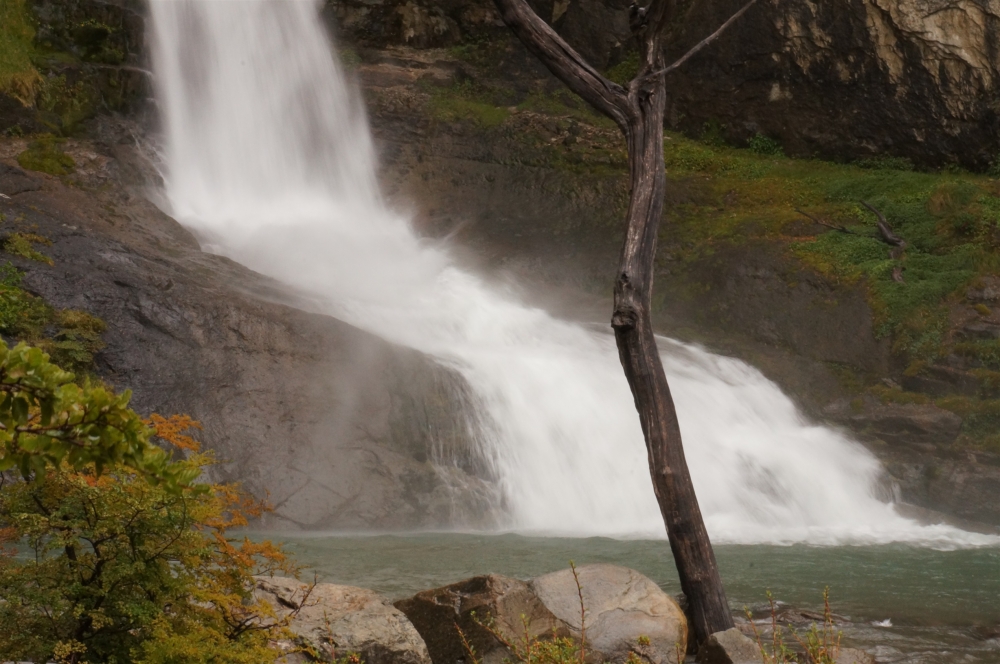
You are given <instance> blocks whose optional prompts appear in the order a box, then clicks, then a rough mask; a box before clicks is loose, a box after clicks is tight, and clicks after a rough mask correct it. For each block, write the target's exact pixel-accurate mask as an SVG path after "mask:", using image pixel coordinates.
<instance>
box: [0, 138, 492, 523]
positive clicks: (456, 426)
mask: <svg viewBox="0 0 1000 664" xmlns="http://www.w3.org/2000/svg"><path fill="white" fill-rule="evenodd" d="M108 140H111V139H110V137H108ZM24 143H25V142H24V141H8V142H0V164H3V165H2V166H0V191H2V192H4V193H5V195H8V196H9V198H0V212H2V213H3V215H4V216H5V218H6V219H7V221H6V222H5V224H4V227H5V229H6V231H5V232H14V231H18V230H26V229H30V230H31V232H33V233H37V234H40V235H43V236H45V237H47V238H49V239H50V240H51V241H52V245H51V246H47V247H45V253H46V254H47V255H49V256H51V258H52V259H53V263H54V264H53V265H52V266H49V265H46V264H44V263H39V262H36V261H30V260H27V259H21V258H17V257H13V256H7V255H5V256H4V257H3V258H2V259H0V262H5V261H6V260H7V259H8V258H9V259H10V260H11V261H12V262H13V263H14V264H16V265H17V267H18V268H20V269H22V270H23V271H24V272H25V277H24V286H25V287H26V288H28V289H29V290H30V291H32V292H33V293H36V294H38V295H41V296H42V297H44V298H45V299H46V301H48V302H49V303H50V304H52V305H53V306H55V307H57V308H68V309H82V310H85V311H87V312H89V313H91V314H93V315H96V316H98V317H100V318H102V319H103V320H104V321H105V322H106V323H107V324H108V331H107V332H106V333H105V335H104V340H105V342H106V343H107V347H106V348H105V349H104V350H103V351H101V352H100V353H99V354H98V355H97V358H96V371H97V373H98V374H99V375H100V376H101V377H102V378H103V379H104V380H106V381H108V382H109V383H111V384H112V385H114V386H115V388H116V389H119V390H123V389H130V390H132V393H133V399H132V404H133V406H134V407H135V408H136V410H137V411H139V412H140V413H143V414H148V413H151V412H158V413H161V414H172V413H187V414H190V415H191V416H192V417H194V418H195V419H197V420H200V421H201V422H202V423H203V425H204V429H203V430H202V431H201V432H200V433H199V435H198V437H199V438H200V439H201V440H202V441H203V442H204V443H205V444H206V446H207V447H209V448H211V449H213V450H214V451H215V453H216V455H217V458H218V460H219V464H218V465H216V466H214V467H213V470H212V473H213V479H215V480H217V481H226V482H241V483H242V484H243V486H244V487H245V488H247V489H248V490H249V491H251V492H252V493H254V494H255V495H258V496H260V497H264V496H269V498H270V502H271V503H272V504H273V505H275V513H274V514H273V515H271V516H270V517H269V518H270V523H269V525H273V526H276V527H288V528H335V527H340V528H402V527H409V528H412V527H421V526H426V527H445V526H453V525H456V524H463V523H464V524H467V525H469V526H473V527H476V526H479V527H482V526H487V525H489V524H490V523H491V519H492V518H493V517H494V509H493V508H494V507H495V505H496V504H497V500H498V498H497V494H496V488H495V486H494V485H493V484H492V482H491V481H490V477H489V476H488V474H485V473H480V471H481V470H483V469H484V468H485V467H486V466H485V465H484V464H483V463H482V462H481V460H479V459H478V457H477V456H476V454H475V449H476V446H475V445H474V441H472V439H471V437H470V433H469V426H468V423H467V422H466V421H465V420H464V414H463V413H464V411H463V409H462V400H463V399H464V398H466V397H465V396H464V392H463V388H464V383H463V382H462V380H461V378H460V377H459V376H458V375H457V374H455V373H454V372H453V371H451V370H449V369H446V368H444V367H441V366H440V365H438V364H437V363H435V362H434V361H433V360H431V359H430V358H428V357H427V356H424V355H422V354H420V353H417V352H414V351H410V350H406V349H403V348H399V347H396V346H393V345H391V344H389V343H386V342H384V341H382V340H380V339H378V338H376V337H374V336H372V335H370V334H367V333H365V332H363V331H361V330H359V329H357V328H354V327H352V326H350V325H348V324H345V323H342V322H340V321H336V320H334V319H331V318H328V317H325V316H320V315H315V314H309V313H305V312H304V311H301V310H298V309H296V308H293V307H294V305H295V304H296V303H297V302H296V300H295V298H294V297H293V296H291V295H289V294H288V293H286V292H284V291H283V290H282V289H281V287H280V286H279V285H278V284H276V283H274V282H271V281H269V280H268V279H265V278H263V277H261V276H260V275H257V274H254V273H252V272H250V271H249V270H246V269H245V268H242V267H241V266H239V265H236V264H234V263H232V262H231V261H228V260H225V259H222V258H219V257H215V256H210V255H207V254H203V253H202V252H201V251H200V250H199V247H198V244H197V242H196V241H195V239H194V238H192V237H191V236H190V235H189V234H188V233H187V232H186V231H184V230H183V229H182V228H181V227H180V226H179V225H177V224H176V222H174V221H173V220H172V219H170V218H168V217H167V216H166V215H164V214H162V213H161V212H160V211H159V210H157V209H156V208H155V207H153V206H152V204H150V203H149V202H148V201H146V200H145V199H144V198H143V194H144V193H145V190H144V182H145V179H144V177H143V176H142V175H141V173H142V169H143V166H142V162H141V160H138V159H136V158H135V155H134V153H133V152H132V151H131V149H130V148H128V147H124V146H121V145H117V144H115V143H110V146H109V147H107V148H105V149H101V150H98V149H96V148H94V147H93V146H92V145H91V144H88V143H84V142H77V141H70V142H68V143H67V144H66V146H65V147H66V149H67V150H68V152H69V153H70V154H71V155H72V156H73V158H74V159H75V161H76V163H77V171H76V173H75V174H74V177H75V178H77V179H78V180H77V181H78V182H79V183H80V186H79V187H77V188H71V187H67V186H65V185H64V184H62V183H61V182H60V181H59V180H58V179H56V178H53V177H50V176H46V175H43V174H39V173H24V172H23V171H21V170H20V169H18V168H17V167H16V166H14V165H13V162H12V161H10V158H11V157H12V156H13V155H16V154H17V153H18V152H19V151H20V150H23V149H24ZM133 180H134V182H135V184H136V185H137V188H136V189H129V188H128V187H123V186H121V183H122V182H123V181H125V182H130V181H133ZM98 191H100V193H98ZM7 192H11V193H10V194H7ZM289 305H292V306H289ZM431 431H433V432H436V434H438V435H434V436H432V435H430V433H429V432H431ZM477 473H478V474H477Z"/></svg>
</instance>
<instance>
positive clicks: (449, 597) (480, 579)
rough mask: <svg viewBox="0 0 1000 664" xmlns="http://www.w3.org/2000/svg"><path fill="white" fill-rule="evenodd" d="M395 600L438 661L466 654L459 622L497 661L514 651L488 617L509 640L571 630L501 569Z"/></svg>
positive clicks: (479, 650) (480, 652)
mask: <svg viewBox="0 0 1000 664" xmlns="http://www.w3.org/2000/svg"><path fill="white" fill-rule="evenodd" d="M395 606H396V608H397V609H399V610H400V611H402V612H403V613H404V614H405V615H406V617H407V618H409V620H410V622H411V623H413V626H414V627H416V629H417V631H418V632H420V636H422V637H423V639H424V642H425V643H426V644H427V650H428V652H429V653H430V657H431V660H432V661H433V662H434V664H454V663H455V662H458V661H465V660H466V657H467V655H466V652H465V647H464V646H463V645H462V641H461V639H460V638H459V634H458V630H457V629H456V626H457V627H458V628H459V629H461V630H462V633H463V634H464V635H465V638H466V639H467V640H468V642H469V644H470V645H471V646H472V647H473V648H474V649H475V651H476V654H477V656H479V657H482V658H483V659H484V661H486V662H491V663H492V662H500V661H502V660H503V659H504V658H505V657H507V656H508V655H509V653H508V652H507V650H506V648H504V647H503V645H502V644H501V643H500V642H499V641H498V640H497V639H496V638H495V637H494V636H492V635H491V634H490V633H489V631H488V630H486V629H485V628H484V627H483V624H484V623H486V622H492V628H493V629H495V630H496V631H497V632H498V633H499V634H501V635H502V636H503V637H504V638H505V639H508V640H515V639H520V638H523V637H524V633H525V630H527V632H528V635H529V637H531V638H537V637H546V636H548V635H551V634H553V630H555V634H557V635H559V636H568V635H569V631H568V630H567V629H566V628H565V626H564V625H562V624H561V623H560V621H559V620H558V619H557V618H556V617H555V616H554V615H552V613H551V612H550V611H549V610H548V609H547V608H545V606H544V605H543V604H542V603H541V601H540V600H539V599H538V597H536V596H535V594H534V592H533V591H532V589H531V588H530V587H529V585H528V584H527V583H525V582H524V581H519V580H518V579H512V578H509V577H506V576H501V575H499V574H489V575H486V576H476V577H473V578H471V579H466V580H464V581H459V582H458V583H453V584H451V585H448V586H444V587H442V588H434V589H432V590H424V591H422V592H419V593H417V594H416V595H414V596H413V597H411V598H409V599H404V600H400V601H398V602H396V604H395ZM521 616H524V618H525V622H522V620H521Z"/></svg>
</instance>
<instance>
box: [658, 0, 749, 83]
mask: <svg viewBox="0 0 1000 664" xmlns="http://www.w3.org/2000/svg"><path fill="white" fill-rule="evenodd" d="M755 4H757V0H750V2H748V3H747V4H745V5H743V8H742V9H740V10H739V11H738V12H736V13H735V14H733V15H732V16H730V17H729V20H728V21H726V22H725V23H723V24H722V25H720V26H719V29H718V30H716V31H715V32H713V33H712V34H710V35H709V36H707V37H705V38H704V39H702V40H701V41H700V42H698V43H697V44H695V45H694V46H693V47H691V50H689V51H688V52H687V53H685V54H684V55H682V56H681V57H680V58H678V59H677V60H675V61H674V63H673V64H670V65H667V66H666V67H664V68H663V69H660V70H658V71H654V72H652V73H650V74H647V75H646V78H653V77H654V76H659V75H660V74H669V73H670V72H672V71H673V70H675V69H677V68H678V67H680V66H681V65H683V64H684V63H685V62H687V61H688V60H690V59H691V58H692V57H694V56H695V55H696V54H697V53H698V52H699V51H701V50H702V49H703V48H705V47H706V46H708V45H709V44H711V43H712V42H714V41H715V40H716V39H718V38H719V37H720V36H721V35H722V33H723V32H725V31H726V30H728V29H729V26H731V25H732V24H733V23H735V22H736V21H737V20H739V18H740V17H741V16H743V15H744V14H746V13H747V11H748V10H749V9H750V8H751V7H753V6H754V5H755Z"/></svg>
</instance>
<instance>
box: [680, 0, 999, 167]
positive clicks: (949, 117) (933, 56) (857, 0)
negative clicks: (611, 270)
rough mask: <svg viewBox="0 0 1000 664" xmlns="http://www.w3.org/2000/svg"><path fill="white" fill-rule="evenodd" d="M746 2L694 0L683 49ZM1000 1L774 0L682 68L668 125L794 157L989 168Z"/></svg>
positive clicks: (995, 120) (994, 151)
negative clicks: (714, 130) (710, 130)
mask: <svg viewBox="0 0 1000 664" xmlns="http://www.w3.org/2000/svg"><path fill="white" fill-rule="evenodd" d="M740 5H741V3H740V2H739V1H738V0H720V1H717V2H711V3H694V4H693V5H692V8H691V10H690V11H689V13H688V21H687V23H686V24H685V26H684V29H683V30H681V31H679V34H678V39H677V41H676V46H675V48H673V49H672V51H673V52H674V53H675V54H679V53H682V52H683V51H684V50H685V49H686V48H687V47H689V46H690V45H691V44H693V43H695V42H696V41H697V40H699V39H701V38H702V37H703V36H704V35H705V34H707V32H708V29H709V27H710V26H712V25H714V24H717V23H719V22H721V21H722V20H724V19H725V17H726V16H727V15H728V14H730V13H731V12H733V11H735V10H736V9H737V8H738V7H739V6H740ZM998 29H1000V3H998V2H995V1H991V0H959V1H952V0H902V1H892V2H890V1H887V0H836V1H835V2H827V3H819V2H810V1H807V2H786V1H785V0H777V1H771V2H766V3H763V4H761V5H760V6H757V7H755V8H754V9H753V10H751V12H749V13H748V14H747V16H746V17H745V18H744V19H743V20H742V21H740V22H739V23H737V24H736V25H735V26H734V27H733V28H732V30H731V32H730V33H729V34H727V35H726V36H725V37H724V38H723V39H721V40H719V42H718V43H717V44H716V45H714V46H712V47H711V48H710V49H708V50H707V51H706V52H705V53H704V54H703V55H701V56H699V57H696V58H695V59H694V60H692V61H691V62H690V64H689V66H687V67H685V68H683V69H682V70H680V71H679V72H677V73H676V74H674V75H673V80H672V83H673V89H674V93H673V98H672V103H671V108H670V121H671V124H672V125H674V126H675V127H680V128H683V129H684V130H686V131H689V132H693V133H697V132H699V130H701V128H702V127H703V126H704V124H705V123H709V122H714V123H718V124H719V125H724V133H725V134H726V135H727V136H728V137H730V138H731V139H733V140H735V141H740V140H746V139H748V138H750V137H751V136H753V135H754V134H755V133H757V132H760V133H762V134H765V135H767V136H769V137H772V138H775V139H777V140H778V141H779V142H780V143H781V144H782V145H783V146H784V147H785V149H786V151H788V152H789V153H791V154H795V155H802V156H811V155H820V156H824V157H837V158H841V159H855V158H859V157H872V156H879V155H882V154H892V155H896V156H901V157H906V158H909V159H911V160H912V161H913V162H914V163H917V164H924V165H930V166H941V165H945V164H948V163H958V164H961V165H963V166H966V167H972V168H986V167H988V166H990V165H991V164H992V163H993V162H994V161H995V160H996V159H997V157H998V154H1000V139H998V135H997V130H998V128H1000V116H998V110H1000V105H998V102H997V100H998V85H1000V49H998V46H1000V42H998Z"/></svg>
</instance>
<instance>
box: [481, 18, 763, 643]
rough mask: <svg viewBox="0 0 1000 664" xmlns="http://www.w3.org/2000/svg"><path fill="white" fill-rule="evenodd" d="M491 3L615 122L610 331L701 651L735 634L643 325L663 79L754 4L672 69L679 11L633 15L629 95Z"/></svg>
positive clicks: (658, 188) (659, 194)
mask: <svg viewBox="0 0 1000 664" xmlns="http://www.w3.org/2000/svg"><path fill="white" fill-rule="evenodd" d="M495 2H496V5H497V8H498V9H499V10H500V14H501V17H502V18H503V21H504V23H506V24H507V26H508V27H510V28H511V30H513V32H514V34H516V35H517V36H518V38H519V39H520V40H521V41H522V42H523V43H524V45H525V46H526V47H527V48H528V50H529V51H531V52H532V53H534V54H535V55H536V56H537V57H538V58H539V59H540V60H541V61H542V62H543V63H544V64H545V65H546V66H547V67H548V68H549V70H550V71H551V72H552V73H553V74H555V75H556V76H557V77H559V78H560V79H561V80H562V81H563V82H564V83H565V84H566V85H567V86H568V87H569V88H570V89H571V90H573V92H575V93H577V94H578V95H580V96H581V97H582V98H583V99H584V100H586V101H587V102H588V103H589V104H591V105H592V106H593V107H594V108H596V109H597V110H598V111H600V112H601V113H604V114H605V115H607V116H608V117H609V118H611V119H612V120H614V121H615V123H616V124H617V125H618V127H619V128H620V129H621V131H622V133H623V134H624V135H625V140H626V142H627V145H628V157H629V184H630V186H631V193H630V197H629V210H628V219H627V228H626V232H625V243H624V245H623V246H622V254H621V261H620V264H619V267H618V274H617V277H616V279H615V303H614V313H613V315H612V318H611V325H612V327H613V328H614V330H615V340H616V342H617V344H618V356H619V358H620V359H621V363H622V367H623V368H624V370H625V376H626V378H627V379H628V383H629V387H630V388H631V389H632V396H633V398H634V399H635V408H636V410H637V411H638V412H639V419H640V422H641V424H642V432H643V435H644V437H645V439H646V452H647V455H648V458H649V472H650V475H651V476H652V479H653V490H654V492H655V493H656V499H657V502H658V503H659V506H660V513H661V514H662V515H663V521H664V524H665V525H666V528H667V536H668V538H669V539H670V549H671V551H672V552H673V555H674V562H675V564H676V565H677V572H678V574H679V576H680V580H681V587H682V588H683V590H684V594H685V595H686V596H687V598H688V613H689V615H690V617H691V619H692V622H693V626H694V632H695V637H696V639H697V640H698V642H699V643H701V642H704V641H705V640H706V639H707V638H708V636H709V635H710V634H712V633H714V632H718V631H723V630H726V629H729V628H730V627H733V617H732V613H731V612H730V610H729V604H728V602H727V601H726V593H725V590H724V589H723V587H722V579H721V577H720V576H719V568H718V565H717V564H716V562H715V554H714V552H713V551H712V544H711V541H710V540H709V537H708V531H707V530H706V529H705V522H704V519H703V518H702V515H701V508H700V507H699V506H698V498H697V497H696V496H695V493H694V485H693V484H692V483H691V474H690V472H689V471H688V467H687V461H686V460H685V458H684V448H683V446H682V444H681V432H680V426H679V424H678V421H677V412H676V410H675V409H674V402H673V398H672V397H671V396H670V387H669V386H668V385H667V376H666V374H665V373H664V371H663V363H662V362H661V360H660V354H659V352H658V350H657V348H656V337H655V336H654V334H653V324H652V320H651V317H650V314H651V312H650V303H651V296H652V291H653V265H654V259H655V256H656V239H657V233H658V230H659V226H660V218H661V217H662V216H663V198H664V191H665V188H666V174H665V172H664V164H663V116H664V111H665V108H666V83H665V76H666V73H667V72H669V71H671V70H673V69H675V68H676V67H677V66H679V65H680V64H682V63H683V62H684V61H686V60H687V59H688V58H690V57H691V55H693V53H694V52H696V51H698V50H700V49H702V48H704V47H705V46H706V45H707V44H709V43H711V41H712V40H714V39H715V38H716V37H718V36H719V35H720V34H721V33H722V32H723V30H724V29H725V28H726V27H728V26H729V25H731V24H732V23H733V22H734V21H735V20H736V19H737V18H739V16H741V15H742V14H743V13H744V12H746V10H747V9H749V7H750V5H752V4H753V3H754V2H756V0H750V2H749V3H748V4H747V5H746V6H745V7H743V9H741V10H740V11H739V12H737V14H735V15H734V16H733V17H732V18H731V19H729V21H727V22H726V23H725V24H724V25H723V26H722V27H720V28H719V29H718V30H717V31H716V32H715V33H713V34H712V35H710V36H709V37H708V38H706V39H705V40H703V41H702V42H700V43H699V44H698V45H697V46H695V47H694V49H692V50H691V51H689V52H688V53H687V54H685V55H684V56H683V57H682V58H680V59H679V60H678V61H677V62H675V63H674V64H672V65H670V66H665V63H664V61H663V57H664V55H663V53H664V48H663V43H662V40H663V39H665V34H666V31H667V27H668V26H669V24H670V22H671V20H672V19H673V14H674V13H675V12H676V11H677V10H678V8H677V4H676V3H675V2H674V1H673V0H653V2H652V3H651V4H650V5H649V7H648V8H645V9H641V8H638V7H636V6H633V9H632V12H631V13H632V15H631V21H630V23H631V24H632V29H633V31H634V32H635V35H636V38H637V41H638V44H639V48H640V54H641V57H642V64H641V66H640V69H639V74H638V75H637V76H636V77H635V79H633V80H632V82H631V83H630V84H629V87H628V89H627V90H626V89H625V88H623V87H622V86H620V85H618V84H616V83H613V82H611V81H609V80H607V79H605V78H604V77H603V76H601V75H600V74H599V73H598V72H597V71H596V70H595V69H594V68H593V67H591V66H590V65H589V64H588V63H587V62H586V61H585V60H584V59H583V58H582V57H581V56H580V55H579V54H578V53H577V52H576V51H575V50H574V49H573V48H572V47H571V46H570V45H569V44H567V43H566V42H565V41H564V40H563V39H562V38H561V37H560V36H559V35H558V34H556V33H555V31H554V30H552V28H551V27H550V26H549V25H548V24H546V23H545V22H544V21H542V20H541V19H540V18H539V17H538V16H537V15H536V14H535V13H534V11H532V9H531V8H530V7H529V6H528V4H527V2H526V0H495Z"/></svg>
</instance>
